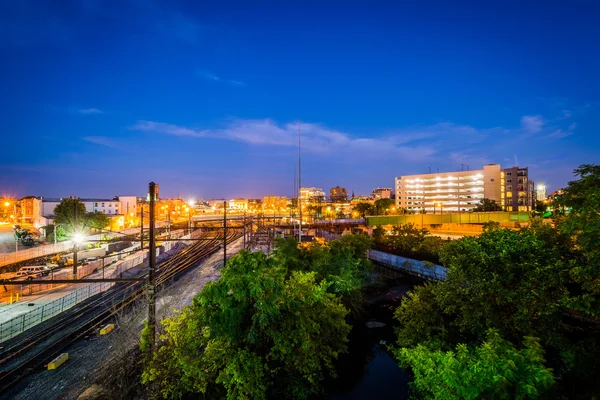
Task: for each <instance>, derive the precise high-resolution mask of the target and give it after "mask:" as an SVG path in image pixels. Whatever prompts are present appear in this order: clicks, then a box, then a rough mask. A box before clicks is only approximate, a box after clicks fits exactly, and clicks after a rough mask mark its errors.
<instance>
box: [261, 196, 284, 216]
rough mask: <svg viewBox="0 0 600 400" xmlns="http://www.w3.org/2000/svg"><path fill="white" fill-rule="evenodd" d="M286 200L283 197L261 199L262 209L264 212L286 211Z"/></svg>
mask: <svg viewBox="0 0 600 400" xmlns="http://www.w3.org/2000/svg"><path fill="white" fill-rule="evenodd" d="M287 205H288V199H287V197H285V196H265V197H263V203H262V209H263V210H264V211H282V212H283V211H286V209H287Z"/></svg>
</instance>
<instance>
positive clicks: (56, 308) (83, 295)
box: [0, 282, 114, 342]
mask: <svg viewBox="0 0 600 400" xmlns="http://www.w3.org/2000/svg"><path fill="white" fill-rule="evenodd" d="M112 285H114V283H111V282H102V283H93V284H90V285H87V286H85V287H82V288H79V289H77V290H75V291H74V292H71V293H70V294H68V295H66V296H63V297H61V298H59V299H57V300H55V301H53V302H51V303H48V304H46V305H44V306H42V307H38V308H35V309H33V310H31V311H29V312H26V313H24V314H21V315H19V316H16V317H15V318H12V319H10V320H8V321H6V322H4V323H2V324H0V342H4V341H5V340H8V339H10V338H12V337H14V336H16V335H18V334H20V333H21V332H24V331H26V330H27V329H29V328H31V327H33V326H35V325H37V324H39V323H41V322H43V321H46V320H47V319H50V318H52V317H54V316H55V315H57V314H60V313H61V312H63V311H64V310H68V309H69V308H71V307H73V306H74V305H76V304H77V303H80V302H82V301H84V300H86V299H87V298H89V297H91V296H94V295H96V294H98V293H101V292H104V291H106V290H108V288H110V287H111V286H112Z"/></svg>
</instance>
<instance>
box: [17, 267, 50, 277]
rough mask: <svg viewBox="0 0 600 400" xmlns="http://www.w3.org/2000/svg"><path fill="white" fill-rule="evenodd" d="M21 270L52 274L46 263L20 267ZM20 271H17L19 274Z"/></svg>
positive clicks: (31, 272) (44, 274)
mask: <svg viewBox="0 0 600 400" xmlns="http://www.w3.org/2000/svg"><path fill="white" fill-rule="evenodd" d="M19 272H23V273H28V274H37V275H38V276H46V275H48V274H50V268H48V267H46V266H45V265H35V266H30V267H21V268H19ZM19 272H17V274H18V273H19Z"/></svg>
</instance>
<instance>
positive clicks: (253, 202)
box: [248, 199, 262, 211]
mask: <svg viewBox="0 0 600 400" xmlns="http://www.w3.org/2000/svg"><path fill="white" fill-rule="evenodd" d="M261 208H262V200H261V199H248V210H249V211H259V210H260V209H261Z"/></svg>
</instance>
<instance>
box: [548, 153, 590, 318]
mask: <svg viewBox="0 0 600 400" xmlns="http://www.w3.org/2000/svg"><path fill="white" fill-rule="evenodd" d="M574 172H575V175H576V176H579V179H578V180H575V181H571V182H569V184H568V186H567V187H566V188H565V190H564V194H563V195H562V196H561V197H559V200H558V202H559V206H560V207H561V208H562V209H565V208H566V209H570V212H569V213H568V214H567V215H566V216H565V217H563V218H559V219H558V225H559V227H560V229H561V231H562V232H564V233H566V234H567V235H569V236H570V237H572V238H573V239H574V241H575V243H576V245H577V247H578V248H579V249H581V252H582V259H581V260H580V262H579V263H578V265H577V266H576V267H575V268H573V269H572V270H571V271H570V273H571V277H572V278H573V280H575V281H576V282H577V283H578V284H580V285H581V289H582V291H581V293H579V294H578V295H577V296H575V297H574V298H573V299H571V300H572V301H571V302H570V304H569V306H570V307H571V308H572V309H574V310H576V311H578V312H581V313H583V314H585V315H588V316H591V317H594V318H598V317H600V214H599V212H600V166H599V165H591V164H584V165H581V166H580V167H579V168H577V169H576V170H575V171H574Z"/></svg>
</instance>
